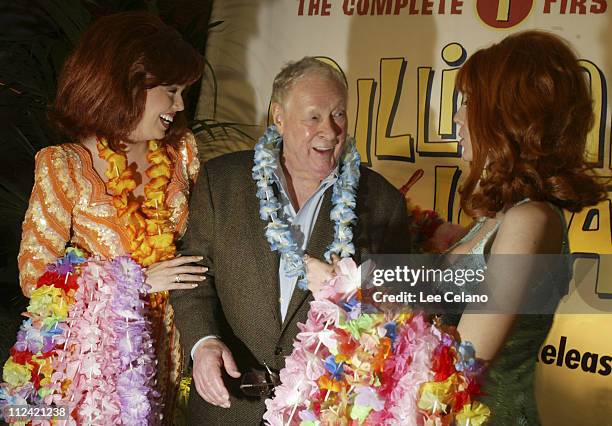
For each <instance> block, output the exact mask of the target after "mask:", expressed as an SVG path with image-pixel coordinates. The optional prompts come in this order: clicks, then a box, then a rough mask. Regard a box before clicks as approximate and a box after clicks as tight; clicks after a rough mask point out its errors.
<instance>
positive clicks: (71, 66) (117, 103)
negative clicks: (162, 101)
mask: <svg viewBox="0 0 612 426" xmlns="http://www.w3.org/2000/svg"><path fill="white" fill-rule="evenodd" d="M203 65H204V61H203V58H202V56H201V55H200V54H199V53H198V52H196V51H195V49H194V48H193V47H192V46H191V45H190V44H188V43H187V42H186V41H185V40H183V38H182V37H181V35H180V34H179V33H178V32H177V31H176V30H175V29H173V28H171V27H169V26H167V25H166V24H164V23H163V22H162V21H161V20H160V19H159V18H158V17H157V16H154V15H151V14H150V13H147V12H124V13H118V14H114V15H108V16H104V17H102V18H99V19H98V20H96V21H95V22H94V23H93V24H92V25H91V26H90V27H89V28H88V29H87V30H86V31H85V33H84V34H83V36H82V38H81V40H80V41H79V43H78V44H77V46H76V48H75V50H74V51H73V52H72V53H71V54H70V56H69V57H68V59H67V60H66V62H65V64H64V67H63V69H62V72H61V74H60V77H59V82H58V90H57V96H56V99H55V102H54V105H53V108H52V111H51V113H50V117H51V120H52V121H53V122H54V124H55V125H56V126H57V127H58V129H59V130H60V131H61V132H62V133H64V134H66V135H67V136H69V137H70V138H73V139H76V140H82V139H83V138H86V137H89V136H93V135H95V136H98V137H103V138H106V139H107V140H109V142H110V143H111V144H112V145H113V147H115V148H116V147H117V143H118V142H119V141H126V140H129V138H128V135H129V134H130V132H131V131H132V130H134V129H135V128H136V126H137V124H138V122H139V120H140V118H141V116H142V114H143V112H144V107H145V101H146V90H147V89H151V88H153V87H155V86H159V85H173V84H180V85H190V84H192V83H194V82H195V81H196V80H197V79H199V78H200V76H201V74H202V68H203ZM185 128H186V119H185V117H184V115H183V113H182V112H178V113H177V114H176V116H175V119H174V122H173V123H172V126H171V127H170V129H169V130H168V131H167V132H166V136H165V138H164V139H163V142H165V143H171V144H172V143H175V142H176V141H178V140H179V139H180V137H182V136H183V134H184V133H185Z"/></svg>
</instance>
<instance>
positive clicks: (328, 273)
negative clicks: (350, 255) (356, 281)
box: [304, 254, 340, 294]
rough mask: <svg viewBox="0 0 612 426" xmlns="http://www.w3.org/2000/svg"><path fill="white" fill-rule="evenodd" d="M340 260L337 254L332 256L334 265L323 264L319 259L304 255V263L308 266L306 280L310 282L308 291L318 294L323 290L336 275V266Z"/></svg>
mask: <svg viewBox="0 0 612 426" xmlns="http://www.w3.org/2000/svg"><path fill="white" fill-rule="evenodd" d="M339 261H340V258H339V257H338V256H337V255H336V254H332V263H331V264H329V263H326V262H322V261H320V260H319V259H317V258H314V257H310V256H308V255H307V254H305V255H304V263H305V264H306V280H307V282H308V290H310V291H311V292H312V293H313V294H316V293H317V292H318V291H319V290H321V289H322V288H323V286H324V285H325V283H326V282H327V281H329V280H331V279H332V278H333V277H334V276H335V275H336V265H337V264H338V262H339Z"/></svg>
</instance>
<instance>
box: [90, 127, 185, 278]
mask: <svg viewBox="0 0 612 426" xmlns="http://www.w3.org/2000/svg"><path fill="white" fill-rule="evenodd" d="M97 148H98V154H99V156H100V158H102V159H104V160H106V161H107V162H108V168H107V170H106V172H105V173H104V174H105V175H106V177H107V178H108V179H109V181H108V185H107V187H108V189H109V191H110V192H111V193H112V195H113V205H114V206H115V208H116V209H117V215H118V216H119V217H120V218H122V217H126V218H127V224H128V225H127V231H128V234H129V239H130V244H131V246H130V251H131V253H132V257H133V258H134V259H135V260H136V261H137V262H138V263H140V264H141V265H142V266H145V267H146V266H149V265H151V264H153V263H155V262H158V261H160V260H165V259H169V258H171V257H173V256H174V253H175V251H176V247H175V245H174V227H173V226H172V223H171V222H170V216H171V213H170V210H169V209H168V208H167V206H166V188H167V187H168V184H169V183H170V178H171V177H172V170H171V165H172V162H171V161H170V158H168V155H167V153H166V150H165V148H164V147H162V146H161V145H160V144H159V142H158V141H154V140H151V141H149V142H148V149H149V152H148V153H147V160H148V161H149V163H150V164H151V165H150V166H149V168H148V169H147V170H146V171H145V173H146V175H147V176H148V177H149V178H150V181H149V183H148V184H146V185H145V187H144V193H145V200H144V202H143V203H142V204H140V203H138V202H137V201H136V200H135V199H134V196H133V194H132V191H133V190H134V189H135V188H136V180H135V176H134V171H133V170H132V169H130V168H128V167H127V157H126V155H125V153H123V152H115V151H113V150H112V149H111V148H110V147H109V145H108V141H106V140H105V139H98V142H97Z"/></svg>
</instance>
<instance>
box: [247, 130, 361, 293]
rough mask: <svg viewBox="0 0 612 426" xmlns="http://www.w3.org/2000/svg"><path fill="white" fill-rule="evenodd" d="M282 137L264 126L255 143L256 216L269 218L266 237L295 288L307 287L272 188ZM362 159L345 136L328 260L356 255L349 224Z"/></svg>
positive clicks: (301, 262)
mask: <svg viewBox="0 0 612 426" xmlns="http://www.w3.org/2000/svg"><path fill="white" fill-rule="evenodd" d="M282 141H283V139H282V137H281V135H280V134H279V133H278V131H277V130H276V126H274V125H273V126H270V127H268V128H267V129H266V131H265V133H264V135H263V136H262V137H261V138H260V139H259V142H258V143H257V145H255V158H254V161H255V165H254V166H253V174H252V176H253V179H254V180H255V182H256V183H257V198H259V216H260V217H261V219H262V220H269V221H270V222H269V223H268V225H267V226H266V238H267V240H268V242H269V243H270V248H271V249H272V251H278V252H279V253H280V255H281V258H282V259H283V261H284V262H285V272H286V273H287V275H288V276H290V277H298V287H299V288H301V289H302V290H306V289H307V288H308V287H307V282H306V269H305V264H304V259H303V258H302V255H301V253H299V247H298V245H297V243H296V242H295V239H294V238H293V235H292V233H291V227H290V225H289V224H288V223H287V221H286V219H285V218H284V217H283V215H282V214H281V212H282V206H281V203H280V202H279V201H278V199H277V197H276V196H275V195H274V190H273V188H272V182H273V179H274V178H273V176H274V171H275V170H276V168H277V167H278V158H279V155H280V148H281V144H282ZM360 163H361V159H360V157H359V152H358V151H357V147H356V146H355V140H354V139H353V138H348V139H347V143H346V147H345V149H344V153H343V154H342V158H341V160H340V167H341V172H340V176H339V177H338V179H337V180H336V182H335V183H334V187H333V194H332V203H333V207H332V210H331V212H330V219H331V220H332V221H333V222H334V240H333V241H332V243H331V244H330V245H329V246H328V247H327V251H326V252H325V259H326V260H327V261H328V262H329V261H331V255H332V254H337V255H339V256H340V257H348V256H351V255H353V254H355V246H354V245H353V243H352V241H353V231H352V229H351V225H354V224H355V223H356V222H357V215H356V214H355V212H354V209H355V206H356V204H357V186H358V184H359V176H360V172H359V164H360Z"/></svg>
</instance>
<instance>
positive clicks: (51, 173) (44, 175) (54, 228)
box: [17, 146, 76, 297]
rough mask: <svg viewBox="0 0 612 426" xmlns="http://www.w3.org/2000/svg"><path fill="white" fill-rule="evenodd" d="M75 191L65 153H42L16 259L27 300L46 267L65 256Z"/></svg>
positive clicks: (60, 150) (55, 149) (56, 149)
mask: <svg viewBox="0 0 612 426" xmlns="http://www.w3.org/2000/svg"><path fill="white" fill-rule="evenodd" d="M75 191H76V187H75V185H74V180H73V179H72V170H71V167H70V164H69V161H68V158H67V155H66V153H65V151H64V149H63V148H62V147H61V146H51V147H47V148H43V149H42V150H40V151H39V152H38V153H37V154H36V167H35V171H34V187H33V188H32V194H31V195H30V203H29V205H28V210H27V211H26V215H25V219H24V221H23V225H22V234H21V245H20V248H19V256H18V258H17V261H18V264H19V282H20V285H21V290H22V291H23V294H24V295H26V296H28V297H29V295H30V293H31V292H32V290H33V289H34V287H35V285H36V281H37V280H38V278H39V277H40V276H41V275H42V274H43V273H44V270H45V267H46V265H47V264H48V263H50V262H53V261H55V260H56V259H57V258H58V257H60V256H62V255H63V253H64V248H65V247H66V243H67V242H68V241H69V240H70V235H71V234H70V230H71V222H72V209H73V207H74V201H75V199H76V194H75Z"/></svg>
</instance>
